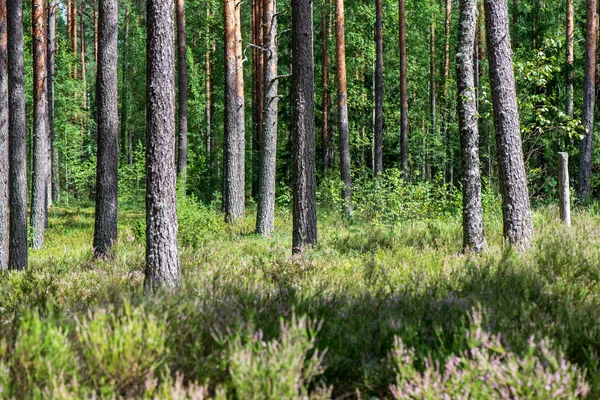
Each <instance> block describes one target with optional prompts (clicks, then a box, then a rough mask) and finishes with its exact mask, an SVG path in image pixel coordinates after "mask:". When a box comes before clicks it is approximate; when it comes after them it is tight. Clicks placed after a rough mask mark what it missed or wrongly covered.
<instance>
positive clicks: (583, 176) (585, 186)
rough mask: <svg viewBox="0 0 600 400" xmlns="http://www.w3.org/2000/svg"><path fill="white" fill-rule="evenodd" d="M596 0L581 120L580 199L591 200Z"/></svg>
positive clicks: (591, 0)
mask: <svg viewBox="0 0 600 400" xmlns="http://www.w3.org/2000/svg"><path fill="white" fill-rule="evenodd" d="M596 12H597V11H596V0H586V21H587V22H586V39H585V67H584V68H585V71H584V73H585V75H584V83H583V85H584V86H583V112H582V118H581V122H582V124H583V127H584V128H585V136H584V138H583V139H582V140H581V145H580V150H579V153H580V154H579V199H580V201H582V202H584V203H587V202H589V200H590V195H591V188H590V178H591V176H592V148H593V140H594V105H595V97H596V93H595V92H596V83H595V80H596V23H597V21H596V20H597V14H596Z"/></svg>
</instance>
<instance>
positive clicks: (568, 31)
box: [566, 0, 575, 118]
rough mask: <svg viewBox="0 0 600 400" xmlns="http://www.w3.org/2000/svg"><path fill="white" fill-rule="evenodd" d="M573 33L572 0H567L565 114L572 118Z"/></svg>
mask: <svg viewBox="0 0 600 400" xmlns="http://www.w3.org/2000/svg"><path fill="white" fill-rule="evenodd" d="M573 33H574V18H573V0H567V16H566V35H567V37H566V40H567V55H566V64H567V65H566V67H567V68H566V69H567V70H566V73H567V74H566V75H567V110H566V112H567V115H568V116H569V117H571V118H573V79H574V77H575V72H574V70H573V59H574V57H573V44H574V40H573Z"/></svg>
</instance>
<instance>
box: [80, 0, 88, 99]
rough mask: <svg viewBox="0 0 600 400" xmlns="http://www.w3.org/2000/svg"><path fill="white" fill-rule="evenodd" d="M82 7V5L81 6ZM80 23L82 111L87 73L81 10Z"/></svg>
mask: <svg viewBox="0 0 600 400" xmlns="http://www.w3.org/2000/svg"><path fill="white" fill-rule="evenodd" d="M82 6H83V5H82ZM79 23H80V28H81V29H80V35H81V45H80V51H81V53H80V54H81V79H82V80H83V92H82V95H81V106H82V107H83V109H84V110H85V109H87V72H86V59H85V23H84V20H83V10H81V16H80V17H79Z"/></svg>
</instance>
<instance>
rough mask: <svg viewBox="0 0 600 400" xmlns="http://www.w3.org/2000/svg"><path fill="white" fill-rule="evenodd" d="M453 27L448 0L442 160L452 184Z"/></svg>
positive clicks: (450, 2) (443, 168) (443, 167)
mask: <svg viewBox="0 0 600 400" xmlns="http://www.w3.org/2000/svg"><path fill="white" fill-rule="evenodd" d="M451 28H452V0H446V21H445V30H444V34H445V36H444V41H445V43H444V70H443V78H444V86H443V87H442V138H443V139H442V140H443V141H444V145H445V146H444V147H445V156H444V159H443V160H442V170H443V182H444V185H445V184H446V177H448V181H449V182H450V184H452V183H453V180H454V169H453V152H452V146H449V145H448V144H449V143H450V138H449V137H448V135H449V133H448V119H449V118H450V117H451V115H452V112H451V111H450V110H449V109H448V108H449V106H450V101H449V100H448V90H449V85H450V81H449V79H448V77H449V76H450V33H451V32H450V29H451Z"/></svg>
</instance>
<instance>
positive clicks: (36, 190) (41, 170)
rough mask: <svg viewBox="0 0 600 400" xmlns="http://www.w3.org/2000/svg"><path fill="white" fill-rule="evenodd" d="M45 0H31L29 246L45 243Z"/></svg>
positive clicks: (46, 137) (35, 246)
mask: <svg viewBox="0 0 600 400" xmlns="http://www.w3.org/2000/svg"><path fill="white" fill-rule="evenodd" d="M45 5H46V1H44V0H32V8H31V10H32V12H31V18H32V21H31V23H32V27H33V103H34V104H33V178H32V183H33V193H32V199H31V231H32V243H31V244H32V247H33V248H35V249H39V248H42V247H43V246H44V229H45V224H46V212H47V210H46V205H47V204H46V191H47V186H48V86H47V80H46V73H47V68H46V56H47V47H46V13H45Z"/></svg>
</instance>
